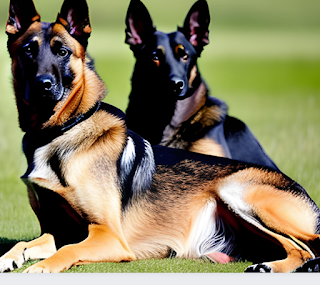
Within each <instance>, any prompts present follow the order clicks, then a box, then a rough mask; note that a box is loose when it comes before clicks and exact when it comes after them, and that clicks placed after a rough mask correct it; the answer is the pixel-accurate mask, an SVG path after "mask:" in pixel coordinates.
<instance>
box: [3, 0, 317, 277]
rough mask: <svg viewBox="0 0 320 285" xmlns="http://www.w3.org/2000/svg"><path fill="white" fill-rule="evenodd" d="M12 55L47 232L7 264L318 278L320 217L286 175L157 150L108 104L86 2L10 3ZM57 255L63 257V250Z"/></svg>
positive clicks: (20, 247)
mask: <svg viewBox="0 0 320 285" xmlns="http://www.w3.org/2000/svg"><path fill="white" fill-rule="evenodd" d="M6 31H7V34H8V50H9V53H10V57H11V59H12V74H13V85H14V90H15V96H16V103H17V108H18V112H19V121H20V127H21V129H22V130H23V131H24V132H25V136H24V138H23V150H24V153H25V155H26V158H27V162H28V168H27V171H26V172H25V174H24V175H23V176H22V179H23V181H24V182H25V184H26V185H27V188H28V194H29V199H30V204H31V206H32V209H33V210H34V212H35V213H36V215H37V217H38V219H39V223H40V226H41V231H42V235H41V236H40V237H39V238H37V239H35V240H33V241H30V242H23V241H22V242H19V243H17V244H16V245H15V246H14V247H13V248H12V249H11V250H10V251H9V252H8V253H6V254H5V255H4V256H2V257H1V258H0V270H1V271H2V272H4V271H10V270H13V269H14V268H15V267H20V266H22V264H23V263H24V262H25V261H27V260H29V259H44V260H42V261H40V262H38V263H35V264H34V265H32V266H30V267H29V268H27V269H26V270H25V272H60V271H63V270H66V269H68V268H70V267H71V266H74V265H78V264H86V263H94V262H108V261H110V262H120V261H134V260H138V259H147V258H165V257H168V256H169V255H170V254H171V255H172V253H175V256H176V257H183V258H201V257H205V258H209V259H211V260H213V261H216V262H228V261H231V260H239V259H244V258H245V259H249V260H252V261H254V262H255V263H256V264H255V265H252V266H250V267H248V269H247V271H254V272H290V271H294V270H297V268H298V270H301V271H302V270H304V271H316V270H317V269H318V268H319V263H320V260H319V259H317V258H316V257H318V256H319V254H320V240H319V225H320V219H319V217H320V211H319V209H318V207H317V206H316V205H315V203H314V202H313V201H312V200H311V198H310V197H309V196H308V194H307V193H306V192H305V190H304V189H303V188H302V187H301V186H300V185H298V184H297V183H296V182H294V181H292V180H291V179H290V178H288V177H286V176H285V175H284V174H281V173H279V172H277V171H275V170H272V169H270V168H267V167H262V166H256V165H253V164H244V163H243V162H238V161H234V160H229V159H227V158H221V157H220V158H219V157H214V156H206V155H202V154H197V153H192V152H187V151H184V150H179V149H173V148H165V147H162V146H155V147H151V145H150V143H149V142H147V141H146V140H144V139H143V138H141V137H140V136H139V135H137V134H135V133H134V132H132V131H130V130H128V129H127V127H126V123H125V119H124V117H123V113H122V112H121V111H119V110H118V109H116V108H115V107H112V106H110V105H108V104H106V103H103V102H101V100H102V98H104V96H105V91H106V89H105V85H104V83H103V81H102V80H101V79H100V78H99V76H98V75H97V73H96V72H95V70H94V68H93V63H92V60H91V59H90V58H88V57H87V56H86V47H87V44H88V38H89V35H90V33H91V26H90V21H89V15H88V7H87V3H86V1H85V0H65V1H64V3H63V6H62V8H61V11H60V13H59V14H58V17H57V20H56V21H55V22H54V23H42V22H40V16H39V14H38V13H37V12H36V9H35V7H34V4H33V2H32V0H11V2H10V10H9V20H8V23H7V27H6ZM57 249H58V250H57Z"/></svg>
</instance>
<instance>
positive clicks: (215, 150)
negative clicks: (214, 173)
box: [189, 138, 226, 157]
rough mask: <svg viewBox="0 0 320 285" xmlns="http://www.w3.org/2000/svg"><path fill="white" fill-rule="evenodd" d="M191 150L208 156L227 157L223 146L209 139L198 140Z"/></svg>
mask: <svg viewBox="0 0 320 285" xmlns="http://www.w3.org/2000/svg"><path fill="white" fill-rule="evenodd" d="M189 150H190V151H193V152H198V153H202V154H207V155H215V156H220V157H225V156H226V155H225V153H224V151H223V148H222V146H221V144H219V143H217V142H215V141H214V140H212V139H209V138H203V139H200V140H197V141H196V142H194V143H193V144H192V145H191V147H190V149H189Z"/></svg>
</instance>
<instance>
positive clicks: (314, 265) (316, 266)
mask: <svg viewBox="0 0 320 285" xmlns="http://www.w3.org/2000/svg"><path fill="white" fill-rule="evenodd" d="M293 272H320V258H319V257H318V258H315V259H311V260H309V261H307V262H306V263H304V264H303V265H301V266H300V267H298V268H297V269H296V270H295V271H293Z"/></svg>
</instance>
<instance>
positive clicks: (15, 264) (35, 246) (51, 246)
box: [0, 234, 57, 272]
mask: <svg viewBox="0 0 320 285" xmlns="http://www.w3.org/2000/svg"><path fill="white" fill-rule="evenodd" d="M56 251H57V249H56V246H55V242H54V238H53V236H52V235H50V234H44V235H42V236H41V237H39V238H37V239H34V240H32V241H29V242H24V241H21V242H19V243H17V244H16V245H15V246H14V247H13V248H12V249H11V250H9V251H8V252H7V253H6V254H4V255H3V256H2V257H1V258H0V272H6V271H12V270H14V269H15V268H20V267H22V265H23V263H24V262H26V261H28V260H29V259H45V258H48V257H50V256H52V255H53V254H54V253H56Z"/></svg>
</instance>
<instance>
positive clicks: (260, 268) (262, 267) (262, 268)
mask: <svg viewBox="0 0 320 285" xmlns="http://www.w3.org/2000/svg"><path fill="white" fill-rule="evenodd" d="M244 272H258V273H272V272H273V270H272V268H271V267H270V266H268V265H266V264H263V263H259V264H254V265H251V266H249V267H247V268H246V270H245V271H244Z"/></svg>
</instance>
